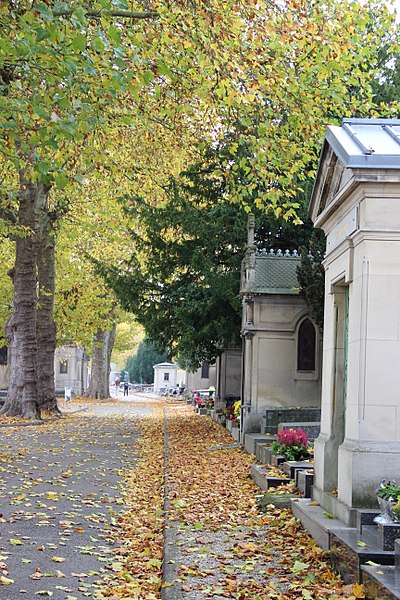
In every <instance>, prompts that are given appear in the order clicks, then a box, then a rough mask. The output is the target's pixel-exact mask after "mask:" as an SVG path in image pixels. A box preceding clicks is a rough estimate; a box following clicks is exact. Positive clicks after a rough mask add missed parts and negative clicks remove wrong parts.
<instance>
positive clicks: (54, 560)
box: [51, 556, 66, 562]
mask: <svg viewBox="0 0 400 600" xmlns="http://www.w3.org/2000/svg"><path fill="white" fill-rule="evenodd" d="M51 560H52V561H53V562H64V560H66V559H65V558H62V556H52V557H51Z"/></svg>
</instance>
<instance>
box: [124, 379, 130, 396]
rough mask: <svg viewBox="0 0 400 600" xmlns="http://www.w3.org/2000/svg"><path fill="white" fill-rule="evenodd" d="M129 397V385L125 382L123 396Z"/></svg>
mask: <svg viewBox="0 0 400 600" xmlns="http://www.w3.org/2000/svg"><path fill="white" fill-rule="evenodd" d="M128 395H129V384H128V382H127V381H125V383H124V396H128Z"/></svg>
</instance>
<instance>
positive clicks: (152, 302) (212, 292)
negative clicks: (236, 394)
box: [97, 149, 312, 369]
mask: <svg viewBox="0 0 400 600" xmlns="http://www.w3.org/2000/svg"><path fill="white" fill-rule="evenodd" d="M219 158H220V154H219V151H218V149H217V150H216V149H213V150H212V151H210V152H208V153H206V156H205V157H204V161H203V162H201V163H200V164H197V165H194V166H193V167H192V168H191V169H189V170H188V171H187V172H185V173H182V174H181V177H180V179H179V181H178V180H176V179H171V181H170V183H169V186H168V189H166V190H165V192H166V197H167V198H168V201H167V202H166V203H165V205H164V206H157V205H153V203H152V199H151V198H149V199H146V198H143V197H134V198H127V197H124V198H123V199H122V202H123V204H124V207H125V211H126V213H127V216H128V217H129V222H130V223H131V228H130V238H131V241H132V243H131V246H132V248H133V253H132V255H131V257H130V259H129V261H125V262H124V261H120V262H119V264H118V265H116V264H115V263H114V265H110V263H108V264H105V263H102V264H100V263H97V264H98V265H99V267H100V269H101V271H102V273H103V275H104V276H105V278H106V281H107V282H108V283H109V284H110V285H111V287H112V288H113V289H114V292H115V294H116V295H117V297H118V298H119V300H120V302H121V303H122V305H123V307H124V308H125V309H126V310H129V311H132V312H134V313H135V314H136V316H137V319H138V321H139V322H140V323H141V324H142V325H143V327H144V329H145V331H146V333H147V335H148V337H149V338H150V339H151V340H156V341H157V342H158V343H159V344H160V345H161V346H163V347H166V348H168V349H169V351H170V353H171V354H172V355H173V356H174V357H175V358H176V359H177V360H178V362H179V364H180V365H181V366H184V367H186V368H189V369H196V368H198V367H199V365H201V364H202V363H203V362H213V361H214V360H215V358H216V357H217V356H218V354H220V353H221V351H222V350H223V349H225V348H227V347H230V346H232V345H233V346H234V345H236V344H238V343H239V341H240V325H241V300H240V298H239V290H240V268H241V261H242V258H243V255H244V249H245V244H246V239H247V211H246V210H245V208H244V207H242V206H237V205H235V204H233V203H231V202H229V201H228V200H226V199H225V194H224V192H225V185H226V184H225V182H224V179H223V178H221V177H220V175H219V174H218V167H219ZM216 172H217V174H216ZM302 202H303V199H302V198H301V196H300V195H299V204H301V203H302ZM253 208H254V211H255V212H256V214H257V217H258V228H257V236H256V238H257V244H258V245H259V246H260V247H267V248H274V249H279V248H280V249H282V248H283V249H289V250H293V249H297V248H299V247H300V246H302V245H304V244H307V243H308V240H309V237H310V234H311V231H312V225H311V223H307V224H304V225H302V226H296V225H295V224H294V223H293V222H285V221H283V222H282V221H281V220H280V219H277V218H276V217H275V216H274V215H273V213H271V214H269V215H266V214H265V212H263V211H261V210H260V209H258V208H257V207H256V206H253ZM302 213H304V206H303V207H302V211H301V212H300V214H302Z"/></svg>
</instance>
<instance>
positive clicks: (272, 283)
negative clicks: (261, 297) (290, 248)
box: [251, 251, 300, 294]
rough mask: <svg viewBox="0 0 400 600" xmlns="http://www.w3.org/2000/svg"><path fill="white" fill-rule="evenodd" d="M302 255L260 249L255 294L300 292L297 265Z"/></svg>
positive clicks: (256, 265)
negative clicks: (273, 252) (274, 252)
mask: <svg viewBox="0 0 400 600" xmlns="http://www.w3.org/2000/svg"><path fill="white" fill-rule="evenodd" d="M298 266H300V257H299V256H298V254H297V253H294V255H290V254H286V255H282V256H280V255H279V254H278V255H276V254H271V253H269V254H268V253H267V252H266V251H265V252H263V251H261V252H260V251H259V252H258V253H257V254H256V255H255V282H254V287H253V289H252V290H251V291H253V292H254V293H255V294H298V293H299V284H298V281H297V275H296V271H297V267H298Z"/></svg>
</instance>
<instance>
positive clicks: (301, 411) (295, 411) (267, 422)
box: [263, 406, 321, 434]
mask: <svg viewBox="0 0 400 600" xmlns="http://www.w3.org/2000/svg"><path fill="white" fill-rule="evenodd" d="M320 419H321V409H320V408H315V407H313V406H310V407H304V408H297V407H293V408H267V410H266V411H265V413H264V417H263V433H268V434H274V433H275V434H276V433H277V432H278V426H279V423H286V425H288V424H290V423H298V422H307V423H309V422H313V423H315V422H319V421H320ZM289 427H290V425H289Z"/></svg>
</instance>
